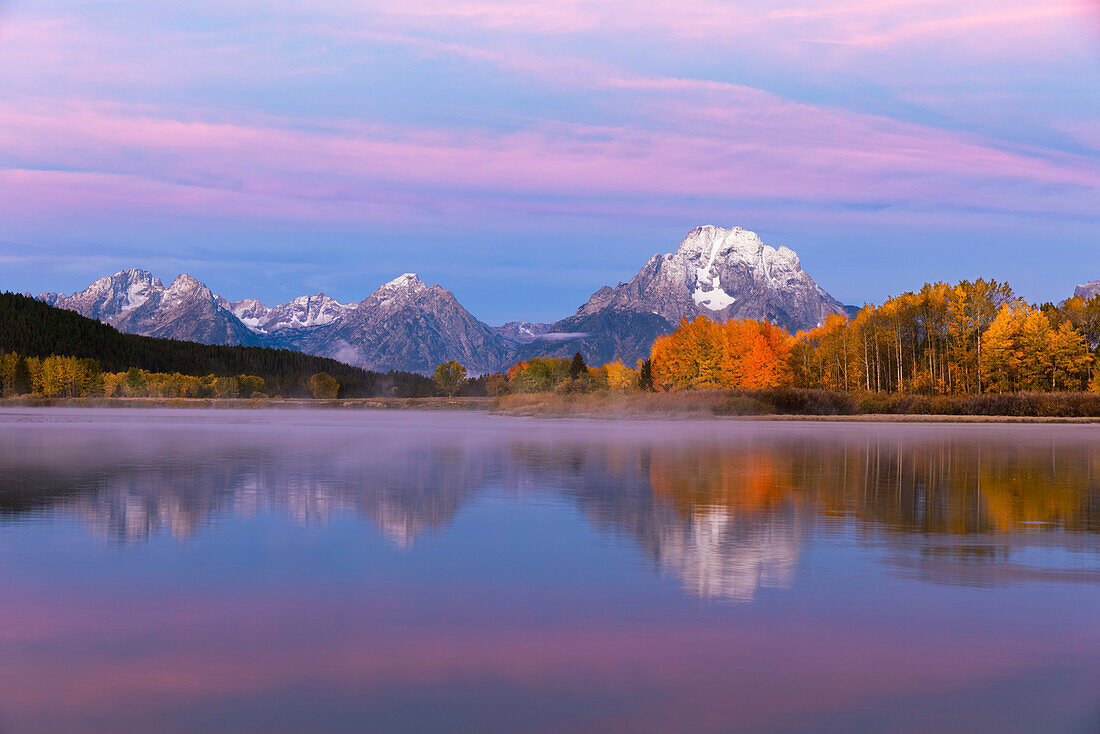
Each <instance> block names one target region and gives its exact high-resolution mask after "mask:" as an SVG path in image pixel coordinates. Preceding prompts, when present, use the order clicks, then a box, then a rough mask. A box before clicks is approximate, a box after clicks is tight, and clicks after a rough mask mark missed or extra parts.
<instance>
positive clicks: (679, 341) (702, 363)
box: [650, 316, 792, 390]
mask: <svg viewBox="0 0 1100 734" xmlns="http://www.w3.org/2000/svg"><path fill="white" fill-rule="evenodd" d="M791 344H792V339H791V337H790V335H788V334H787V333H786V332H785V331H783V330H782V329H780V328H779V327H778V326H773V325H772V324H770V323H768V322H767V321H752V320H748V319H746V320H744V321H726V322H725V323H721V324H719V323H715V322H714V321H711V320H710V319H708V318H707V317H705V316H699V317H698V318H696V319H695V320H694V321H688V320H687V319H685V320H683V321H681V322H680V325H679V326H678V327H676V330H675V331H674V332H672V333H671V334H668V335H667V336H662V337H659V338H658V339H657V340H656V341H655V342H654V343H653V349H652V351H651V353H650V354H651V358H652V359H653V379H654V382H655V383H656V385H657V386H658V387H659V388H660V389H662V390H682V389H689V388H739V387H744V388H761V387H778V386H780V385H786V384H789V383H790V367H789V360H790V352H791Z"/></svg>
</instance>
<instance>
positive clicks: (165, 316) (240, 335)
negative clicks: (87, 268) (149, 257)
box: [39, 269, 261, 345]
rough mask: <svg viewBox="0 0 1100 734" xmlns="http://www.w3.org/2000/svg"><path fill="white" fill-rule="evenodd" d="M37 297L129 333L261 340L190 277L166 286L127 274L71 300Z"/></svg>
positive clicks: (208, 340)
mask: <svg viewBox="0 0 1100 734" xmlns="http://www.w3.org/2000/svg"><path fill="white" fill-rule="evenodd" d="M39 299H40V300H43V301H45V302H47V303H49V304H51V305H54V306H57V307H59V308H66V309H69V310H70V311H76V312H77V313H79V314H81V315H83V316H87V317H89V318H93V319H98V320H99V321H103V322H105V323H108V324H111V325H112V326H114V327H115V328H116V329H118V330H119V331H125V332H128V333H131V334H143V335H145V336H155V337H160V338H164V339H182V340H184V341H195V342H202V343H203V344H244V345H258V344H260V342H261V340H260V339H259V338H258V337H257V336H256V334H254V333H253V332H251V331H250V330H249V329H248V328H247V327H246V326H245V325H244V324H243V323H241V321H240V320H239V319H238V318H237V317H236V316H234V315H233V314H232V313H231V312H229V311H228V310H227V309H225V308H224V307H223V306H222V305H221V303H220V302H219V301H220V299H219V298H218V297H217V296H215V295H214V294H213V293H211V292H210V289H209V288H207V287H206V286H205V285H203V284H202V283H200V282H199V281H197V280H195V279H194V278H192V277H191V276H190V275H186V274H184V275H180V276H179V277H178V278H176V279H175V280H174V281H172V284H171V285H170V286H168V287H167V288H166V287H165V286H164V284H163V283H161V281H160V280H158V279H157V278H155V277H153V274H152V273H150V272H148V271H145V270H137V269H131V270H123V271H121V272H118V273H115V274H114V275H112V276H110V277H107V278H100V279H99V280H97V281H95V282H94V283H92V284H91V285H90V286H88V287H87V288H86V289H84V290H83V291H81V292H79V293H74V294H73V295H71V296H66V295H64V294H61V293H44V294H42V295H40V296H39Z"/></svg>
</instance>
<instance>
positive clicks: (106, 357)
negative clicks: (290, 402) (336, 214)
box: [0, 293, 433, 397]
mask: <svg viewBox="0 0 1100 734" xmlns="http://www.w3.org/2000/svg"><path fill="white" fill-rule="evenodd" d="M4 353H9V354H17V355H20V356H21V357H29V358H36V359H45V358H47V357H53V356H60V357H75V358H77V359H81V360H94V361H95V363H96V364H95V365H94V367H93V368H94V369H97V370H102V371H103V372H107V373H112V372H113V373H118V372H125V371H127V370H130V369H138V370H142V371H145V372H149V373H165V374H168V373H177V374H180V375H190V376H215V377H219V376H220V377H236V376H241V375H250V376H257V377H260V378H262V379H263V380H264V383H265V385H266V387H265V392H266V393H267V394H269V395H283V396H287V397H289V396H293V395H308V394H310V393H311V391H310V387H309V380H310V378H311V377H312V376H313V375H316V374H320V373H325V374H328V375H331V376H332V377H333V378H334V379H335V380H336V381H337V382H338V383H339V395H340V397H370V396H374V395H399V396H406V397H417V396H423V395H430V394H432V392H433V388H432V385H431V382H430V381H429V380H428V379H427V378H425V377H423V376H421V375H415V374H412V373H408V372H397V371H391V372H388V373H379V372H371V371H368V370H364V369H361V368H359V367H353V366H351V365H348V364H344V363H343V362H338V361H336V360H334V359H328V358H325V357H315V356H312V355H308V354H304V353H302V352H294V351H290V350H285V349H269V348H265V347H240V346H215V345H209V344H198V343H196V342H186V341H177V340H174V339H156V338H153V337H147V336H139V335H136V334H124V333H122V332H119V331H118V330H116V329H115V328H113V327H111V326H109V325H107V324H103V323H101V322H99V321H96V320H94V319H89V318H86V317H84V316H81V315H80V314H78V313H76V312H74V311H67V310H64V309H60V308H56V307H54V306H50V305H48V304H46V303H42V302H41V301H37V300H35V299H34V298H31V297H29V296H24V295H19V294H16V293H0V354H4Z"/></svg>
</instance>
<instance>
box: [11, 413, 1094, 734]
mask: <svg viewBox="0 0 1100 734" xmlns="http://www.w3.org/2000/svg"><path fill="white" fill-rule="evenodd" d="M0 574H2V576H0V578H2V580H3V582H2V586H0V732H2V733H3V734H21V733H23V732H111V733H112V734H121V733H124V732H158V733H159V732H166V733H170V732H265V733H266V732H345V731H346V732H362V731H369V732H400V733H406V732H407V733H410V734H417V733H419V732H471V733H476V734H492V733H494V732H532V733H539V734H548V733H554V732H609V733H615V732H692V733H696V732H700V733H705V732H775V731H784V732H786V731H791V732H847V731H858V732H952V731H957V732H998V733H999V732H1097V731H1100V427H1094V426H1051V425H1046V426H1039V425H1033V426H1022V425H983V426H975V425H967V426H946V425H925V426H920V425H874V424H872V425H866V424H865V425H859V424H813V423H805V424H802V423H759V422H747V423H741V422H717V421H712V422H671V423H661V422H637V423H628V422H612V423H599V422H584V421H536V420H524V419H508V418H499V417H492V416H486V415H474V414H451V413H418V412H408V413H405V412H384V413H372V412H335V411H301V412H294V411H241V412H236V411H167V410H165V411H144V410H142V411H128V410H104V411H97V410H74V411H65V410H27V411H13V410H7V411H3V412H0Z"/></svg>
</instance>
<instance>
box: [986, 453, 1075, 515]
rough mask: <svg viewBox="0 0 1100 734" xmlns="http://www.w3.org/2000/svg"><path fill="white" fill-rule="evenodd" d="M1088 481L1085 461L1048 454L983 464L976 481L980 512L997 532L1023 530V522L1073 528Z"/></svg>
mask: <svg viewBox="0 0 1100 734" xmlns="http://www.w3.org/2000/svg"><path fill="white" fill-rule="evenodd" d="M1091 482H1092V479H1091V478H1090V475H1089V471H1088V464H1087V463H1084V462H1081V463H1077V462H1069V461H1067V462H1063V463H1062V464H1061V465H1056V463H1055V462H1054V460H1053V459H1051V458H1050V457H1048V456H1045V457H1043V458H1035V457H1032V460H1030V461H1029V460H1028V459H1027V457H1022V458H1017V459H1016V460H1015V461H1013V462H1012V463H1011V464H997V465H995V466H992V465H985V466H983V467H982V470H981V472H980V474H979V484H978V488H979V490H980V492H981V502H982V514H983V515H984V516H985V518H986V519H988V520H989V522H990V523H991V524H992V525H993V526H994V528H996V529H997V530H998V531H1001V532H1007V531H1015V532H1019V531H1022V530H1026V529H1027V526H1026V523H1042V524H1050V525H1054V526H1057V527H1065V528H1068V529H1074V528H1075V526H1076V525H1077V524H1078V523H1079V521H1080V519H1081V518H1082V517H1083V515H1084V511H1085V510H1086V509H1087V508H1086V506H1085V505H1086V504H1087V502H1088V499H1089V496H1088V490H1089V488H1090V484H1091ZM1022 524H1023V526H1021V525H1022Z"/></svg>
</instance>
